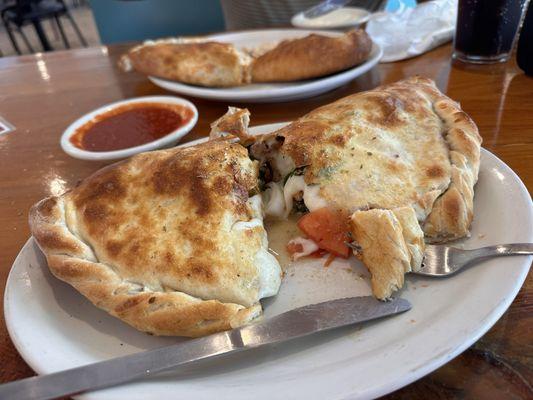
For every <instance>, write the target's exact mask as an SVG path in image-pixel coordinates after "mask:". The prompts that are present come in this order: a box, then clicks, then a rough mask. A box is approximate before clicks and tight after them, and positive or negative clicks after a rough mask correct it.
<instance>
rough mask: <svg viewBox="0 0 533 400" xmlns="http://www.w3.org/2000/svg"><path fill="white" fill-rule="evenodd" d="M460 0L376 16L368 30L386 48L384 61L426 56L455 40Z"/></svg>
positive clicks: (438, 1)
mask: <svg viewBox="0 0 533 400" xmlns="http://www.w3.org/2000/svg"><path fill="white" fill-rule="evenodd" d="M456 19H457V0H434V1H430V2H427V3H422V4H419V5H418V6H416V7H415V8H405V7H403V8H400V9H399V10H398V11H397V12H394V13H388V12H382V13H377V14H374V16H373V17H372V19H371V20H370V21H369V22H368V24H367V27H366V31H367V32H368V34H369V35H370V37H371V38H372V40H374V41H375V42H376V43H378V44H379V45H380V46H381V48H382V49H383V58H382V59H381V62H391V61H398V60H403V59H405V58H410V57H414V56H417V55H419V54H422V53H425V52H426V51H429V50H431V49H433V48H435V47H437V46H439V45H441V44H443V43H445V42H447V41H449V40H451V39H452V37H453V33H454V31H455V21H456Z"/></svg>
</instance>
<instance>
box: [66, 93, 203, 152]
mask: <svg viewBox="0 0 533 400" xmlns="http://www.w3.org/2000/svg"><path fill="white" fill-rule="evenodd" d="M133 103H156V104H177V105H182V106H185V107H187V108H190V109H191V111H192V113H193V116H192V118H191V119H190V120H189V121H188V122H187V123H186V124H185V125H183V126H181V127H180V128H178V129H176V130H175V131H173V132H170V133H169V134H168V135H165V136H163V137H162V138H159V139H157V140H154V141H152V142H148V143H144V144H142V145H140V146H134V147H128V148H125V149H121V150H113V151H98V152H97V151H89V150H83V149H80V148H78V147H76V146H74V144H72V142H71V141H70V138H71V137H72V135H74V134H75V133H76V131H77V130H78V129H79V128H80V127H82V126H83V125H85V124H86V123H87V122H89V121H91V120H92V119H94V118H95V117H97V116H98V115H101V114H105V113H107V112H109V111H111V110H113V109H115V108H117V107H121V106H123V105H126V104H133ZM197 121H198V110H197V109H196V107H195V106H194V104H192V103H191V102H190V101H187V100H185V99H182V98H181V97H174V96H144V97H135V98H133V99H127V100H121V101H117V102H115V103H110V104H107V105H105V106H103V107H100V108H97V109H96V110H94V111H91V112H90V113H87V114H85V115H84V116H82V117H81V118H78V119H77V120H76V121H74V122H73V123H72V124H70V125H69V127H68V128H67V129H65V132H63V135H62V136H61V148H62V149H63V151H64V152H65V153H67V154H68V155H69V156H72V157H74V158H79V159H81V160H93V161H102V160H117V159H120V158H126V157H130V156H132V155H134V154H137V153H142V152H144V151H150V150H156V149H161V148H164V147H170V146H171V145H174V144H175V143H177V142H178V140H179V139H181V138H182V137H183V136H185V135H186V134H187V133H189V132H190V131H191V129H192V128H194V126H195V125H196V122H197Z"/></svg>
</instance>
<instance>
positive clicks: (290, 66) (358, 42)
mask: <svg viewBox="0 0 533 400" xmlns="http://www.w3.org/2000/svg"><path fill="white" fill-rule="evenodd" d="M371 50H372V40H371V39H370V37H369V36H368V34H367V33H366V32H365V31H364V30H362V29H355V30H352V31H350V32H348V33H346V34H344V35H342V36H339V37H331V36H325V35H317V34H311V35H308V36H305V37H303V38H301V39H292V40H284V41H282V42H281V43H279V44H278V45H277V46H276V47H274V48H273V49H271V50H269V51H267V52H265V53H264V54H262V55H261V56H259V57H257V58H255V59H254V60H253V62H252V67H251V68H252V73H251V74H252V82H290V81H299V80H302V79H311V78H316V77H320V76H325V75H329V74H333V73H335V72H339V71H343V70H345V69H348V68H351V67H354V66H355V65H358V64H361V63H362V62H363V61H365V60H366V59H367V58H368V56H369V55H370V51H371Z"/></svg>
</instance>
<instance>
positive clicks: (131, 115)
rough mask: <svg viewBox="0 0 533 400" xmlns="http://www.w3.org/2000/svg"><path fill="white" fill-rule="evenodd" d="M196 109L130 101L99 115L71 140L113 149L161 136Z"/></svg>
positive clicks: (90, 148)
mask: <svg viewBox="0 0 533 400" xmlns="http://www.w3.org/2000/svg"><path fill="white" fill-rule="evenodd" d="M192 117H193V111H192V110H191V109H190V108H189V107H187V106H183V105H179V104H161V103H131V104H125V105H123V106H120V107H117V108H114V109H112V110H110V111H108V112H105V113H103V114H100V115H98V116H96V117H95V118H94V119H92V120H91V121H89V122H87V123H86V124H84V125H82V126H81V127H79V128H78V129H77V130H76V132H75V133H74V135H72V136H71V137H70V142H71V143H72V144H73V145H74V146H76V147H77V148H79V149H83V150H88V151H95V152H98V151H114V150H122V149H127V148H130V147H135V146H140V145H142V144H145V143H149V142H152V141H154V140H157V139H160V138H162V137H163V136H166V135H168V134H169V133H171V132H173V131H175V130H176V129H178V128H180V127H182V126H184V125H185V124H187V123H188V122H189V121H190V120H191V118H192Z"/></svg>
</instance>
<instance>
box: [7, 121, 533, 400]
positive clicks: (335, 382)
mask: <svg viewBox="0 0 533 400" xmlns="http://www.w3.org/2000/svg"><path fill="white" fill-rule="evenodd" d="M281 125H282V124H272V125H265V126H262V127H256V128H254V132H255V133H265V132H269V131H272V130H273V129H275V128H279V127H280V126H281ZM509 205H512V207H509ZM531 241H533V212H532V203H531V197H530V195H529V193H528V192H527V190H526V188H525V187H524V185H523V184H522V182H521V181H520V179H519V178H518V177H517V176H516V175H515V174H514V172H513V171H512V170H511V169H510V168H509V167H507V166H506V165H505V164H504V163H503V162H502V161H500V160H499V159H498V158H496V157H495V156H494V155H492V154H491V153H489V152H488V151H486V150H482V152H481V169H480V174H479V182H478V184H477V187H476V197H475V220H474V223H473V226H472V236H471V237H470V238H469V239H467V240H465V241H464V242H462V243H459V245H464V247H466V248H469V247H479V246H484V245H489V244H495V243H503V242H531ZM531 259H532V258H531V257H524V256H518V257H508V258H499V259H493V260H490V261H486V262H484V263H483V264H480V265H477V266H476V267H473V268H470V269H468V270H466V271H464V272H462V273H461V274H459V275H457V276H454V277H452V278H448V279H430V278H421V277H415V276H408V277H407V279H406V286H405V289H404V290H403V292H402V296H403V297H405V298H406V299H408V300H409V301H410V302H411V303H412V304H413V309H412V310H411V311H409V312H407V313H404V314H401V315H398V316H395V317H392V318H389V319H386V320H382V321H379V322H373V323H367V324H364V325H362V326H357V327H348V328H343V329H340V330H337V331H334V332H327V333H324V334H319V335H315V336H312V337H308V338H304V339H302V340H298V341H293V342H290V343H285V344H281V345H276V346H269V347H264V348H260V349H256V350H251V351H248V352H244V353H239V354H235V355H233V356H228V357H225V358H220V359H216V360H211V361H204V362H202V363H199V364H196V365H194V366H189V367H186V368H180V369H177V370H176V371H174V372H172V373H166V374H164V375H160V376H157V377H154V378H151V379H149V380H144V381H139V382H136V383H132V384H128V385H124V386H120V387H116V388H112V389H106V390H102V391H98V392H94V393H91V394H86V395H83V396H80V398H84V399H106V400H111V399H152V398H153V399H160V398H170V397H179V398H194V399H198V400H202V399H209V400H212V399H213V398H216V399H218V400H222V399H231V400H240V399H246V400H249V399H250V398H253V399H257V400H261V399H265V400H266V399H269V400H270V399H273V398H284V399H302V398H305V399H325V398H327V399H356V398H357V399H366V398H371V397H376V396H380V395H384V394H386V393H388V392H391V391H393V390H395V389H398V388H400V387H402V386H404V385H406V384H408V383H410V382H412V381H414V380H416V379H418V378H420V377H422V376H423V375H425V374H427V373H429V372H431V371H433V370H434V369H436V368H438V367H439V366H441V365H442V364H444V363H446V362H447V361H449V360H450V359H452V358H453V357H455V356H456V355H458V354H459V353H460V352H462V351H463V350H465V349H466V348H467V347H468V346H470V345H471V344H472V343H474V342H475V341H476V340H477V339H478V338H479V337H480V336H481V335H483V334H484V333H485V332H486V331H487V330H488V329H489V328H490V327H491V326H492V325H493V324H494V323H495V322H496V320H497V319H498V318H499V317H500V316H501V315H502V314H503V312H504V311H505V310H506V309H507V307H508V306H509V305H510V304H511V302H512V300H513V299H514V297H515V296H516V294H517V292H518V290H519V289H520V286H521V285H522V283H523V281H524V279H525V277H526V275H527V272H528V270H529V267H530V264H531ZM322 265H323V260H304V261H301V262H298V263H296V264H294V265H293V266H292V267H290V268H289V270H288V272H287V274H286V277H285V279H284V281H283V284H282V288H281V291H280V293H279V294H278V295H277V296H276V297H275V298H272V299H268V300H267V301H265V302H264V306H265V314H266V315H267V316H272V315H275V314H277V313H279V312H281V311H285V310H287V309H290V308H294V307H297V306H300V305H304V304H309V303H314V302H319V301H324V300H327V299H334V298H340V297H345V296H354V295H368V294H370V286H369V281H368V274H367V273H366V272H365V270H364V268H363V267H362V266H361V264H359V262H357V261H355V260H353V257H352V259H351V260H350V261H349V262H348V261H345V260H342V261H339V260H337V261H335V262H333V264H332V265H331V266H330V267H329V268H324V267H323V266H322ZM4 304H5V309H4V312H5V318H6V323H7V328H8V330H9V333H10V335H11V338H12V340H13V342H14V344H15V346H16V347H17V349H18V351H19V352H20V354H21V355H22V357H23V358H24V359H25V360H26V361H27V362H28V364H29V365H30V366H31V367H32V368H33V369H34V370H35V371H37V372H38V373H40V374H43V373H50V372H54V371H59V370H62V369H67V368H72V367H76V366H80V365H84V364H88V363H92V362H96V361H100V360H104V359H108V358H111V357H115V356H120V355H126V354H131V353H134V352H137V351H140V350H145V349H151V348H155V347H160V346H164V345H169V344H172V343H176V342H179V341H181V340H186V339H180V338H160V337H154V336H149V335H146V334H143V333H140V332H137V331H135V330H134V329H133V328H130V327H129V326H127V325H126V324H124V323H122V322H121V321H119V320H117V319H115V318H113V317H111V316H109V315H108V314H106V313H105V312H103V311H100V310H99V309H97V308H96V307H94V306H93V305H91V304H90V303H89V301H87V300H86V299H85V298H84V297H83V296H81V295H80V294H78V293H77V292H76V291H75V290H74V289H72V288H71V287H70V286H69V285H67V284H65V283H63V282H61V281H59V280H57V279H55V278H54V277H53V276H51V275H50V273H49V272H48V269H47V267H46V261H45V259H44V257H43V255H42V254H41V252H40V251H39V249H38V248H37V246H36V244H35V242H34V241H33V240H32V239H30V240H29V241H28V243H26V245H25V246H24V248H23V249H22V250H21V252H20V254H19V256H18V257H17V259H16V260H15V263H14V264H13V268H12V270H11V273H10V275H9V278H8V282H7V286H6V291H5V303H4Z"/></svg>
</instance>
